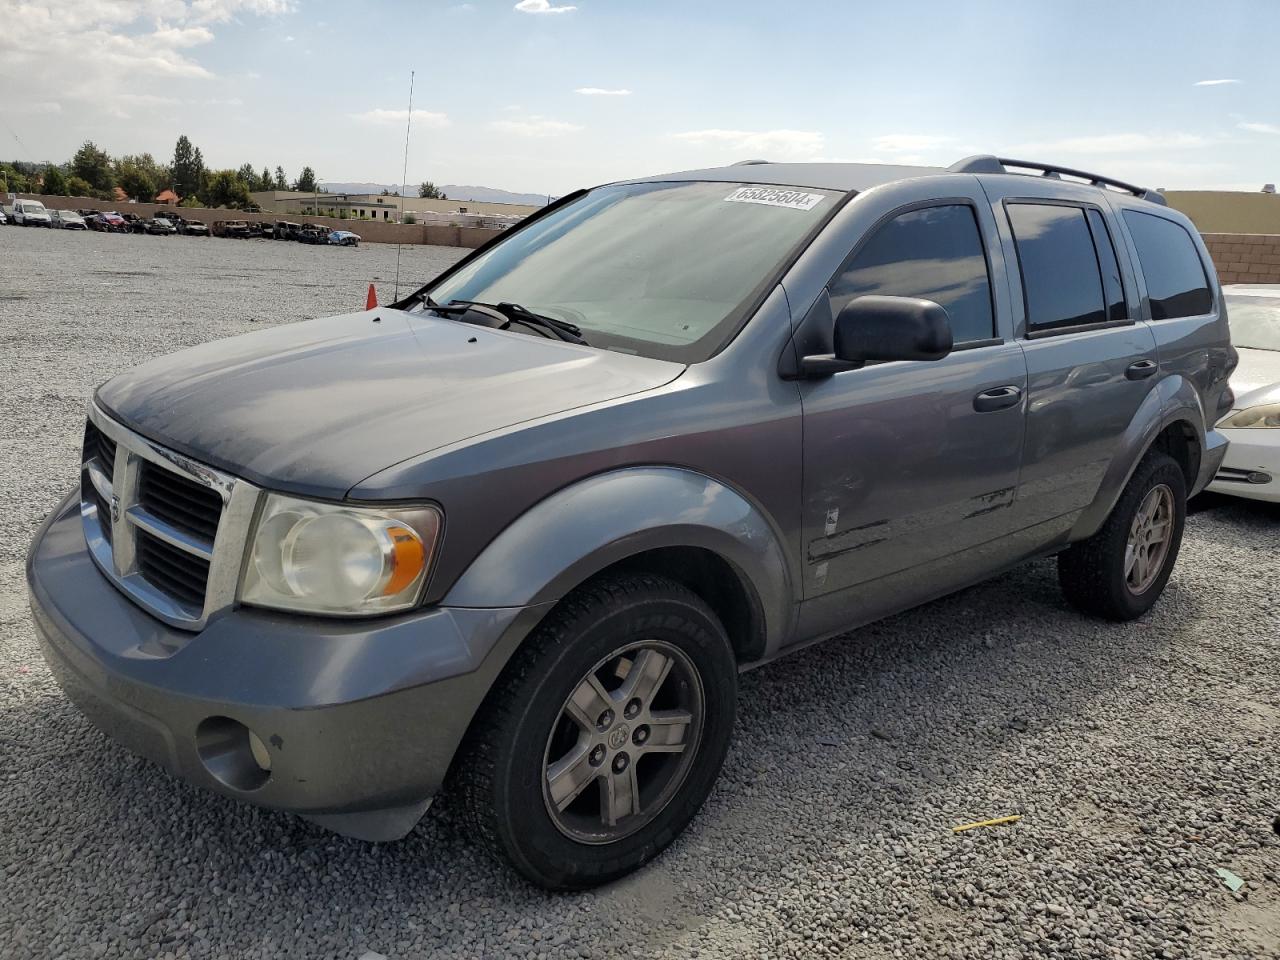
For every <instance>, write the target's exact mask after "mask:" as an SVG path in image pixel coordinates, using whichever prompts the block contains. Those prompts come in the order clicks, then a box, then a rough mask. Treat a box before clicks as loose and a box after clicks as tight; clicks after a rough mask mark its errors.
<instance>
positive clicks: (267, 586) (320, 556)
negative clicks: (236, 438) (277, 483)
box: [240, 493, 440, 616]
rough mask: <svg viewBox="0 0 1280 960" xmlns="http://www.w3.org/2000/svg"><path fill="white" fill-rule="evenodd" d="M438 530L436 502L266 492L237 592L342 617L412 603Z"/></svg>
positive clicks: (264, 603) (248, 598)
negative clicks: (380, 505) (388, 502)
mask: <svg viewBox="0 0 1280 960" xmlns="http://www.w3.org/2000/svg"><path fill="white" fill-rule="evenodd" d="M439 533H440V512H439V511H438V510H436V509H435V508H434V507H405V508H399V507H392V508H387V509H371V508H364V507H355V506H346V505H342V504H333V503H318V502H316V501H314V500H299V499H296V498H294V497H286V496H282V495H280V494H275V493H271V494H267V502H266V504H265V506H264V507H263V510H262V513H261V514H260V515H259V517H258V523H257V526H256V527H255V529H254V533H253V536H252V537H251V538H250V542H251V544H252V546H251V547H250V550H249V557H248V559H247V561H246V565H245V571H244V578H243V580H242V583H241V588H240V599H241V600H242V601H243V602H245V603H250V604H254V605H256V606H260V607H274V608H276V609H278V610H300V611H305V612H307V613H327V614H336V615H339V616H344V615H345V616H353V615H370V614H375V613H388V612H390V611H393V610H404V609H406V608H408V607H412V606H414V605H415V604H416V603H417V602H418V600H419V598H420V597H421V595H422V587H423V584H425V583H426V581H427V571H428V569H429V568H430V566H431V557H432V554H433V553H434V552H435V547H436V540H437V539H438V537H439Z"/></svg>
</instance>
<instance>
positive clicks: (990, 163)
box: [947, 154, 1168, 207]
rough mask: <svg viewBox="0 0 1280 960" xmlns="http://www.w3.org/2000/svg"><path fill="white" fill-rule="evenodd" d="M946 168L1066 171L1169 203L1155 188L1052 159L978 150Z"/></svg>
mask: <svg viewBox="0 0 1280 960" xmlns="http://www.w3.org/2000/svg"><path fill="white" fill-rule="evenodd" d="M1009 167H1015V168H1016V169H1015V170H1010V169H1009ZM947 170H948V171H950V172H951V173H1017V172H1018V171H1019V170H1038V171H1039V175H1040V176H1042V177H1049V178H1050V179H1052V180H1061V179H1062V175H1063V174H1066V175H1067V176H1068V177H1076V178H1078V179H1080V180H1084V181H1086V182H1087V183H1089V184H1090V185H1091V186H1094V187H1114V188H1116V189H1117V190H1123V191H1125V192H1126V193H1131V194H1133V195H1134V196H1135V197H1138V198H1139V199H1141V200H1149V201H1151V202H1152V203H1158V204H1160V205H1161V206H1162V207H1164V206H1168V203H1167V202H1166V201H1165V198H1164V197H1163V196H1162V195H1161V194H1160V193H1158V192H1157V191H1155V190H1149V189H1147V188H1146V187H1139V186H1135V185H1134V184H1132V183H1125V182H1124V181H1123V180H1116V179H1114V178H1112V177H1104V176H1102V175H1100V174H1097V173H1087V172H1086V171H1084V170H1075V169H1072V168H1071V167H1061V166H1058V165H1057V164H1052V163H1036V162H1035V161H1033V160H1011V159H1009V158H1007V157H993V156H991V155H989V154H979V155H978V156H974V157H965V158H964V159H963V160H959V161H957V162H956V163H953V164H952V165H951V166H949V167H947Z"/></svg>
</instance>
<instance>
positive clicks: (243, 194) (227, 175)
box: [200, 170, 250, 210]
mask: <svg viewBox="0 0 1280 960" xmlns="http://www.w3.org/2000/svg"><path fill="white" fill-rule="evenodd" d="M200 197H201V199H202V200H204V204H205V206H206V207H230V208H231V209H233V210H243V209H244V208H245V207H246V206H248V205H249V203H250V199H249V187H248V185H247V184H246V183H245V182H244V181H243V180H241V179H240V174H239V172H238V171H236V170H218V171H215V172H214V173H211V174H209V178H208V182H207V183H206V184H205V188H204V192H203V193H201V194H200Z"/></svg>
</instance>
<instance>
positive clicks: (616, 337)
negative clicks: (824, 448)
mask: <svg viewBox="0 0 1280 960" xmlns="http://www.w3.org/2000/svg"><path fill="white" fill-rule="evenodd" d="M839 196H840V195H839V194H838V193H834V192H832V191H826V190H813V189H808V188H790V187H769V186H753V185H750V184H745V183H702V182H697V183H639V184H623V185H618V186H609V187H600V188H598V189H596V190H592V191H591V192H590V193H588V194H587V195H585V196H583V197H582V198H580V199H578V200H575V201H573V202H572V203H569V204H568V205H566V206H565V207H563V208H562V209H560V210H556V211H554V212H553V213H550V214H548V215H546V216H545V217H543V218H541V219H539V220H538V221H537V222H535V223H532V224H530V225H529V226H528V227H525V228H524V229H522V230H519V231H518V232H516V233H514V234H512V235H511V236H510V237H508V238H506V239H504V240H503V241H502V242H500V243H499V244H497V245H496V246H494V247H493V248H492V249H490V250H488V251H487V252H485V253H484V254H481V255H480V256H479V257H478V258H476V259H475V260H473V261H472V262H471V263H469V264H467V265H466V266H465V267H463V268H462V269H460V270H458V271H457V272H456V273H454V274H453V275H451V276H449V277H446V278H445V279H443V280H441V281H439V282H437V283H436V284H435V285H433V286H431V287H429V288H428V289H427V293H429V294H430V296H431V297H432V299H433V300H434V301H435V302H436V303H440V304H446V303H449V302H450V301H452V300H475V301H480V302H483V303H500V302H510V303H518V304H520V305H521V306H523V307H525V308H527V309H529V310H531V311H533V312H534V313H540V314H545V315H547V316H551V317H554V318H556V319H557V320H566V321H568V322H569V323H573V324H576V325H577V326H578V327H579V328H581V330H582V335H583V336H584V337H585V338H586V340H587V342H588V343H590V344H591V345H592V346H599V347H605V348H609V349H614V350H620V351H624V352H628V353H639V354H642V355H644V356H650V357H656V358H659V359H663V360H677V361H680V362H682V363H696V362H698V361H701V360H705V359H707V358H708V357H710V356H711V355H712V354H714V353H715V352H716V351H717V350H718V349H719V348H720V347H721V346H723V344H724V343H725V342H727V340H728V339H729V338H730V337H731V336H732V335H733V334H734V333H735V332H736V331H737V329H738V327H739V325H740V324H741V321H742V320H743V319H744V317H743V314H744V312H745V311H746V310H748V309H750V307H751V305H752V304H753V302H754V300H755V299H756V298H757V297H758V296H759V294H760V293H761V292H762V289H763V286H764V285H765V284H767V283H768V282H769V281H770V279H771V275H772V274H773V273H774V272H775V271H776V270H777V269H778V268H779V267H780V266H781V265H782V264H783V263H784V261H786V260H787V259H788V257H789V256H790V254H791V253H792V252H793V251H794V250H796V249H797V247H798V246H799V245H800V244H801V243H802V242H803V241H804V240H805V239H806V238H807V237H808V235H809V234H810V232H811V231H812V230H813V229H814V228H815V227H816V226H817V225H818V224H819V223H821V222H822V221H823V219H824V218H825V217H826V216H828V215H829V214H830V213H831V212H832V211H833V210H834V209H835V205H836V202H837V200H838V198H839Z"/></svg>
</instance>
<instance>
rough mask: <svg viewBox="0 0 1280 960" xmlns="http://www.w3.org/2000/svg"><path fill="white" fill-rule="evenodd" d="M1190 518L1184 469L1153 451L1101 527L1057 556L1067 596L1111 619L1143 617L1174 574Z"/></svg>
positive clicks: (1162, 454)
mask: <svg viewBox="0 0 1280 960" xmlns="http://www.w3.org/2000/svg"><path fill="white" fill-rule="evenodd" d="M1186 518H1187V481H1186V478H1185V477H1184V476H1183V473H1182V468H1181V467H1180V466H1178V464H1177V462H1176V461H1175V460H1174V459H1173V458H1172V457H1170V456H1168V455H1167V454H1164V453H1160V452H1158V451H1152V452H1150V453H1148V454H1147V455H1146V456H1145V457H1144V458H1143V459H1142V462H1141V463H1139V464H1138V468H1137V469H1136V470H1135V471H1134V473H1133V476H1132V477H1131V478H1130V479H1129V483H1128V484H1127V485H1126V486H1125V488H1124V492H1123V493H1121V494H1120V499H1119V500H1118V501H1116V505H1115V507H1114V509H1112V511H1111V516H1109V517H1108V518H1107V521H1106V523H1104V524H1103V525H1102V528H1101V529H1100V530H1099V531H1098V532H1097V533H1095V534H1094V535H1093V536H1092V537H1090V538H1089V539H1088V540H1083V541H1081V542H1080V543H1077V544H1074V545H1073V546H1071V547H1070V548H1068V549H1067V550H1065V551H1064V552H1062V553H1060V554H1058V582H1059V583H1060V584H1061V586H1062V592H1063V593H1064V594H1065V595H1066V598H1067V600H1068V601H1069V602H1070V603H1071V604H1072V605H1073V606H1075V607H1077V608H1078V609H1080V610H1082V611H1084V612H1085V613H1091V614H1094V615H1095V616H1100V617H1105V618H1107V619H1108V620H1134V619H1136V618H1138V617H1140V616H1142V615H1143V614H1144V613H1146V612H1147V611H1148V610H1150V609H1151V607H1152V606H1153V605H1154V604H1155V602H1156V601H1157V600H1158V599H1160V594H1161V593H1162V592H1163V591H1164V587H1165V584H1166V583H1167V582H1168V581H1169V575H1170V574H1172V573H1173V565H1174V563H1175V562H1177V559H1178V549H1179V547H1180V546H1181V545H1182V528H1183V525H1184V524H1185V522H1186Z"/></svg>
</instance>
